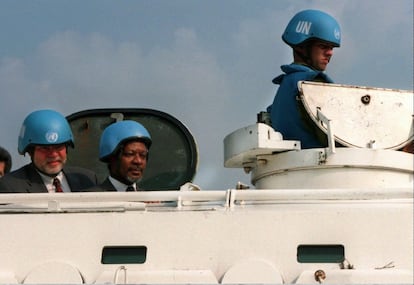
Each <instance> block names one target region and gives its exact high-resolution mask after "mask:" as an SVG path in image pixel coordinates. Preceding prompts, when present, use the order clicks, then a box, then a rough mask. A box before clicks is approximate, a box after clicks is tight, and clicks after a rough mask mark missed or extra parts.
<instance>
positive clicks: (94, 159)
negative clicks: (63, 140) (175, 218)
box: [67, 108, 198, 190]
mask: <svg viewBox="0 0 414 285" xmlns="http://www.w3.org/2000/svg"><path fill="white" fill-rule="evenodd" d="M67 119H68V121H69V123H70V125H71V128H72V132H73V135H74V139H75V148H74V149H70V150H69V151H70V154H69V155H68V165H73V166H80V167H84V168H88V169H91V170H93V171H95V172H96V174H97V176H98V179H99V181H100V182H101V181H103V180H104V179H105V178H106V177H107V175H108V169H107V165H106V164H105V163H103V162H101V161H99V158H98V157H99V155H98V151H99V141H100V138H101V133H102V131H103V130H104V129H105V128H106V127H107V126H109V125H110V124H112V123H114V122H116V121H120V120H135V121H137V122H139V123H141V124H142V125H143V126H145V128H146V129H147V130H148V132H149V133H150V135H151V138H152V145H151V149H150V155H149V160H148V164H147V168H146V170H145V172H144V176H143V178H142V180H141V181H140V182H139V183H138V184H139V187H140V189H143V190H178V189H180V186H181V185H183V184H185V183H186V182H191V181H192V180H193V178H194V175H195V172H196V168H197V163H198V151H197V145H196V142H195V140H194V138H193V136H192V135H191V133H190V132H189V130H188V129H187V128H186V127H185V126H184V125H183V124H182V123H181V122H180V121H179V120H177V119H175V118H174V117H172V116H171V115H169V114H167V113H164V112H161V111H157V110H152V109H123V108H116V109H93V110H86V111H81V112H78V113H74V114H72V115H70V116H68V117H67Z"/></svg>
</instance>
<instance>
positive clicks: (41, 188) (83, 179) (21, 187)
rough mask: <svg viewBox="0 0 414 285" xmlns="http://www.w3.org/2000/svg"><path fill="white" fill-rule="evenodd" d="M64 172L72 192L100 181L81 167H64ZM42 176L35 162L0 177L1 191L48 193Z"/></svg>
mask: <svg viewBox="0 0 414 285" xmlns="http://www.w3.org/2000/svg"><path fill="white" fill-rule="evenodd" d="M63 173H64V174H65V177H66V179H67V181H68V183H69V186H70V188H71V191H72V192H82V191H89V190H85V189H87V188H91V187H93V186H95V185H96V184H97V182H98V178H97V176H96V174H95V173H94V172H92V171H90V170H88V169H84V168H80V167H64V168H63ZM47 192H48V191H47V188H46V186H45V184H44V183H43V180H42V177H40V175H39V173H38V172H37V171H36V169H35V167H34V165H33V163H30V164H26V165H25V166H23V167H21V168H19V169H17V170H15V171H12V172H10V173H8V174H6V175H5V176H3V177H2V178H1V179H0V193H47Z"/></svg>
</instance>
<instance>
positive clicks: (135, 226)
mask: <svg viewBox="0 0 414 285" xmlns="http://www.w3.org/2000/svg"><path fill="white" fill-rule="evenodd" d="M312 86H313V85H312ZM320 87H322V86H318V87H317V88H320ZM333 87H334V89H329V88H331V87H327V88H328V89H329V90H337V89H338V88H339V89H340V90H342V89H343V87H338V86H336V87H335V86H333ZM323 88H325V87H323ZM318 90H319V89H318ZM362 90H364V92H363V93H365V91H366V89H364V88H362ZM335 92H336V91H335ZM338 92H339V91H338ZM340 92H342V91H340ZM352 92H353V91H352ZM352 92H351V93H352ZM370 92H371V91H370ZM385 92H386V93H388V91H385ZM305 93H306V92H305ZM327 94H328V95H327V96H325V97H328V98H331V97H330V96H331V95H332V94H331V92H328V93H327ZM342 95H343V94H342ZM342 95H340V96H342ZM358 96H359V95H358ZM358 96H353V95H350V98H351V99H350V101H351V102H352V100H356V99H355V98H354V97H358ZM404 96H406V95H404ZM379 97H380V98H382V99H381V100H383V102H388V103H389V102H391V103H392V104H397V103H395V102H396V101H395V100H394V99H390V100H389V98H386V99H383V97H386V96H385V95H384V96H383V95H379ZM371 98H372V99H373V101H374V103H372V105H370V106H369V108H370V107H372V106H377V103H375V102H376V100H377V96H376V95H373V96H372V97H371ZM404 98H406V97H404ZM329 100H331V103H328V104H327V105H321V104H320V102H317V103H315V104H316V105H318V106H319V105H320V107H321V109H320V110H322V112H323V114H324V115H326V116H327V117H326V118H328V119H329V118H331V119H332V120H333V121H337V120H342V119H344V118H345V119H346V118H348V117H347V116H345V117H343V116H334V114H332V113H330V111H327V112H326V111H325V109H326V108H328V107H327V106H334V105H338V104H339V103H340V104H342V103H343V96H342V99H340V100H339V99H338V100H339V101H338V100H337V99H334V98H331V99H329ZM307 101H309V100H307ZM397 101H398V100H397ZM332 102H335V103H332ZM401 102H403V101H402V100H401ZM388 103H387V104H388ZM358 104H359V103H358ZM316 105H315V106H316ZM380 105H381V104H380ZM402 105H404V106H405V105H406V102H405V101H404V102H403V103H402ZM365 107H366V106H364V108H365ZM397 107H398V108H400V107H401V105H398V104H397V105H396V107H395V108H397ZM329 108H330V107H329ZM329 108H328V109H329ZM378 108H379V109H380V110H382V111H385V110H383V109H381V108H382V106H380V107H378ZM311 109H315V108H314V107H312V108H311ZM365 109H367V108H365ZM365 109H364V111H363V112H361V114H365V115H366V113H365V112H368V111H367V110H365ZM347 110H348V109H347ZM390 110H392V111H393V112H397V110H394V109H390ZM398 110H399V109H398ZM348 111H349V110H348ZM374 111H375V112H377V110H374ZM382 111H381V112H382ZM336 112H338V110H336ZM400 113H404V112H400ZM361 114H360V115H361ZM378 114H379V113H377V115H378ZM404 114H405V113H404ZM365 115H364V116H365ZM387 116H388V115H387ZM390 116H391V115H390ZM350 117H352V118H353V119H352V121H353V122H355V123H356V124H357V126H358V127H359V128H362V129H363V130H362V131H361V132H362V134H361V135H359V134H357V135H353V134H351V133H350V131H349V130H348V127H347V126H346V125H347V124H348V122H345V123H344V127H343V128H342V127H340V128H339V129H338V128H337V127H338V126H340V125H341V124H339V125H338V124H337V123H335V125H334V126H335V128H333V130H334V131H333V132H332V133H331V134H329V136H330V137H329V138H330V139H332V140H333V139H337V140H338V139H344V141H346V142H347V143H348V144H349V145H354V144H355V145H356V146H357V147H340V148H336V149H335V148H334V146H332V145H331V146H330V147H328V148H326V149H323V148H322V149H307V150H301V149H300V142H296V141H285V140H283V137H282V136H281V134H279V133H277V132H275V131H274V130H273V129H272V128H271V127H269V126H267V125H264V124H255V125H252V126H248V127H245V128H241V129H239V130H237V131H235V132H233V133H231V134H230V135H228V136H227V137H226V138H225V139H224V159H225V161H224V164H225V166H226V167H237V168H243V169H244V170H245V171H246V172H247V173H250V175H251V179H252V183H253V184H254V185H255V186H256V188H257V189H252V190H249V189H240V190H236V189H221V190H201V188H200V187H199V186H197V185H194V184H191V183H186V184H185V185H183V186H182V187H181V190H180V191H146V192H136V193H134V192H132V193H131V192H124V193H116V192H114V193H110V192H107V193H65V194H58V193H56V194H49V193H47V194H1V195H0V227H1V229H2V231H1V235H0V284H259V283H260V284H319V283H328V284H373V283H375V284H412V281H413V279H414V273H413V267H414V260H413V259H414V258H413V251H414V245H413V238H414V236H413V232H414V228H413V227H414V226H413V225H414V220H413V211H414V209H413V199H414V195H413V172H414V171H413V167H414V166H413V154H411V153H404V152H401V151H396V150H394V148H396V146H397V145H398V146H401V145H404V144H405V143H406V141H407V139H408V138H409V137H410V136H411V135H412V129H410V128H412V126H411V127H409V128H407V126H403V127H399V126H398V127H396V128H394V129H392V130H387V131H386V132H384V133H383V134H382V135H380V132H379V131H378V130H379V129H380V128H379V127H378V123H377V122H376V119H375V118H374V119H373V117H372V116H367V120H365V121H364V122H363V123H361V121H359V120H358V119H355V117H354V116H353V115H351V116H350ZM387 118H388V119H390V118H391V119H392V118H393V117H392V116H391V117H387ZM401 118H402V119H401V121H399V123H400V122H402V124H404V125H406V123H408V124H412V122H411V121H410V122H409V120H407V118H406V115H403V116H402V117H401ZM394 119H396V118H394ZM374 121H375V122H374ZM366 123H369V124H371V123H372V124H373V128H374V131H372V130H369V128H368V127H367V125H366ZM394 123H396V122H393V124H392V125H393V126H394V125H395V124H394ZM385 124H386V125H387V126H388V127H390V125H389V124H388V122H386V123H385ZM397 125H398V124H397ZM407 131H408V133H407ZM400 132H401V133H403V134H400ZM407 134H408V135H407ZM383 136H384V137H383ZM389 136H393V138H392V139H390V138H388V137H389ZM367 138H368V139H371V138H373V139H375V140H376V142H378V144H377V146H378V148H377V149H375V148H373V147H372V145H370V147H365V143H366V140H367ZM264 189H265V190H264ZM154 190H157V189H154ZM108 248H110V249H116V250H115V251H113V253H108V251H106V249H108ZM125 249H126V250H125ZM131 257H132V261H131Z"/></svg>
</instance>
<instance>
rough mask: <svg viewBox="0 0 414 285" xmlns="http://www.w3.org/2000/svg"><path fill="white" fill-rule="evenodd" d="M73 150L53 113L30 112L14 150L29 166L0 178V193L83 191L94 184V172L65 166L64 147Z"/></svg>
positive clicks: (65, 128) (69, 136) (58, 116)
mask: <svg viewBox="0 0 414 285" xmlns="http://www.w3.org/2000/svg"><path fill="white" fill-rule="evenodd" d="M69 146H70V147H74V139H73V134H72V131H71V128H70V126H69V123H68V121H67V120H66V118H65V117H64V116H63V115H62V114H60V113H58V112H56V111H54V110H38V111H34V112H32V113H30V114H29V115H28V116H27V117H26V119H25V120H24V122H23V125H22V127H21V129H20V134H19V138H18V151H19V153H20V154H21V155H25V154H26V153H28V154H29V156H30V159H31V163H29V164H27V165H25V166H23V167H21V168H20V169H17V170H15V171H12V172H10V173H8V174H6V175H5V176H3V177H2V178H1V179H0V193H47V192H49V193H56V192H60V193H63V192H80V191H86V190H85V189H86V188H91V187H92V186H94V185H96V183H97V176H96V175H95V173H94V172H92V171H90V170H87V169H84V168H80V167H65V164H66V160H67V154H68V147H69Z"/></svg>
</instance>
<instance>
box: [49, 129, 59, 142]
mask: <svg viewBox="0 0 414 285" xmlns="http://www.w3.org/2000/svg"><path fill="white" fill-rule="evenodd" d="M58 138H59V135H58V133H55V132H47V133H46V141H47V142H49V143H55V142H56V141H57V140H58Z"/></svg>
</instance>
